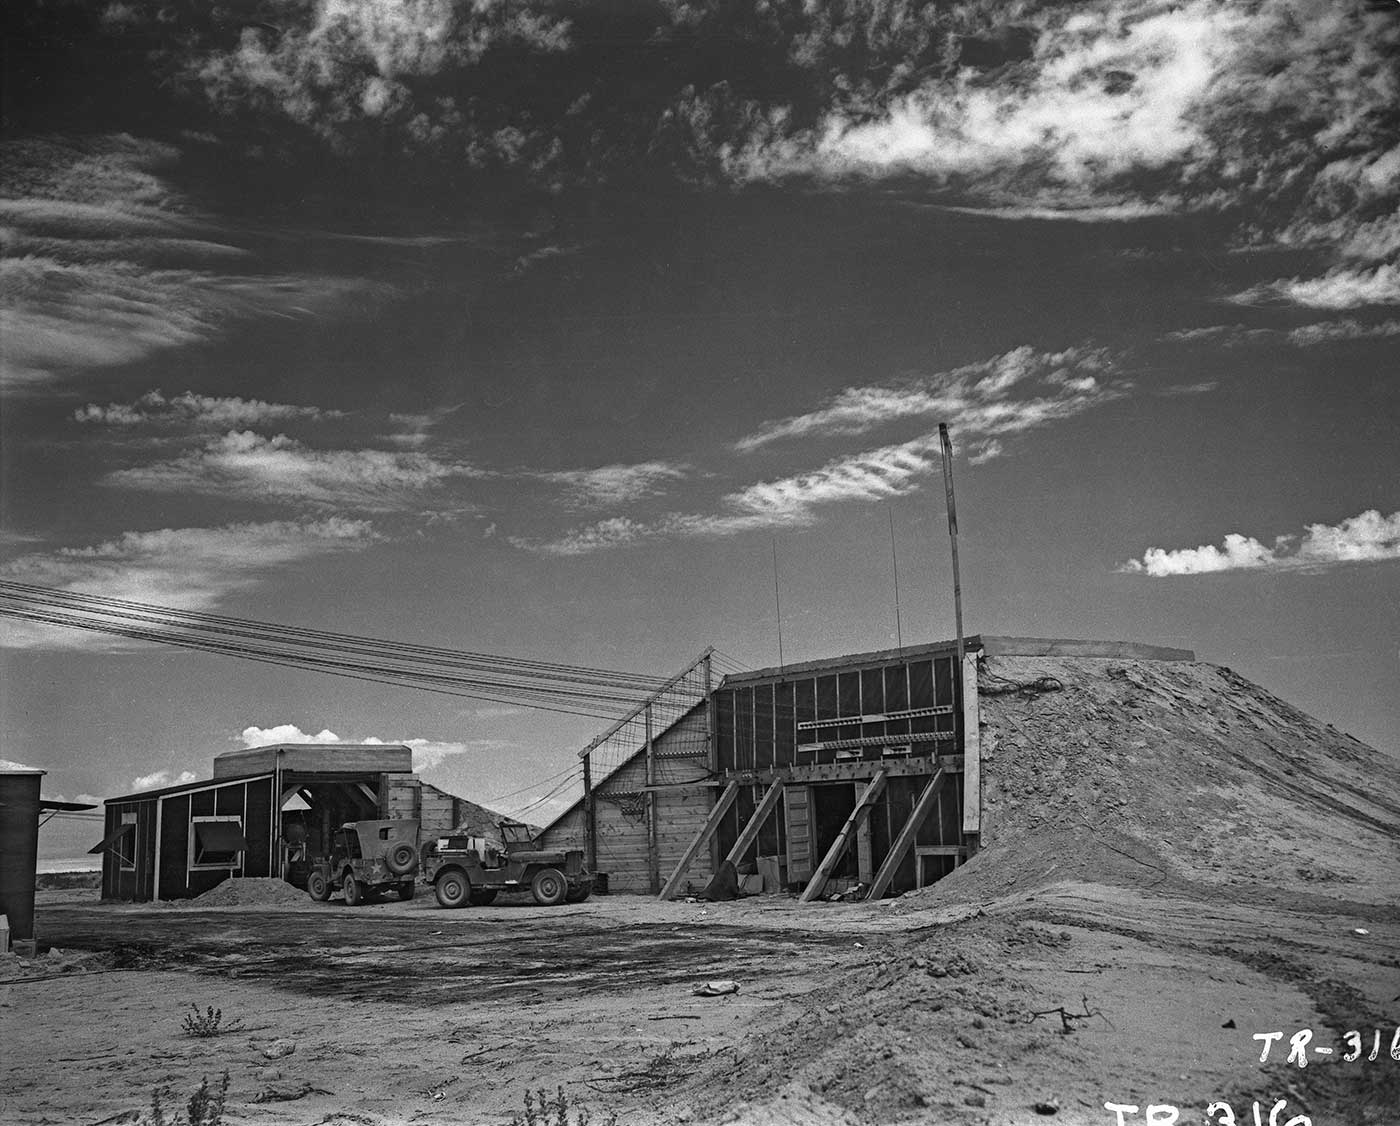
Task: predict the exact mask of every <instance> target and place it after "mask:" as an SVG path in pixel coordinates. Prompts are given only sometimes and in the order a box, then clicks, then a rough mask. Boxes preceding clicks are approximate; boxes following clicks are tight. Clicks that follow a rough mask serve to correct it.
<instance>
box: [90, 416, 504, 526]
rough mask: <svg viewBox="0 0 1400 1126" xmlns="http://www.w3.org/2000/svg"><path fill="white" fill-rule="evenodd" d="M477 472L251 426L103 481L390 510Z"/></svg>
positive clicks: (123, 485) (455, 464)
mask: <svg viewBox="0 0 1400 1126" xmlns="http://www.w3.org/2000/svg"><path fill="white" fill-rule="evenodd" d="M480 475H481V474H480V471H478V470H476V469H474V468H473V467H471V466H469V465H466V464H465V463H462V462H444V461H439V460H438V459H436V458H433V457H430V456H428V455H427V454H422V453H415V452H404V451H387V450H315V449H310V448H308V447H306V446H304V445H302V444H301V443H300V442H296V441H294V440H293V439H291V438H288V437H287V436H286V435H283V434H279V435H277V436H276V437H273V438H265V437H262V436H261V435H259V434H255V433H253V432H252V431H251V430H243V431H235V430H230V431H229V432H228V433H227V434H224V435H223V436H221V437H218V438H214V439H212V440H210V441H209V442H208V443H207V444H206V445H205V446H204V447H203V448H202V449H200V450H197V451H195V452H193V453H189V454H186V455H184V456H182V457H179V458H175V459H172V460H169V461H162V462H156V463H154V464H151V465H144V466H135V467H132V468H130V469H119V470H116V471H115V472H113V473H109V474H108V475H107V476H106V477H105V478H103V483H104V484H107V485H110V486H114V487H119V488H128V489H144V490H149V491H153V492H174V493H191V494H212V495H217V496H230V495H233V496H242V497H246V498H249V499H267V500H274V501H281V502H284V503H286V502H296V503H300V504H309V505H318V506H345V507H348V508H354V509H358V510H362V511H371V512H392V511H397V510H400V509H402V508H404V507H405V506H406V505H410V504H413V503H416V502H417V501H416V498H418V497H419V496H420V495H421V494H424V493H426V492H428V491H430V490H432V489H434V488H436V487H438V486H441V485H444V484H446V483H448V482H449V481H451V480H453V479H456V478H461V477H475V476H480Z"/></svg>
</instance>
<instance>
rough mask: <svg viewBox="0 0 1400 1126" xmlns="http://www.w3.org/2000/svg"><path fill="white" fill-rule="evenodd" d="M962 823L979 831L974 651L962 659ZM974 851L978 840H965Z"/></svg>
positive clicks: (979, 760)
mask: <svg viewBox="0 0 1400 1126" xmlns="http://www.w3.org/2000/svg"><path fill="white" fill-rule="evenodd" d="M962 682H963V706H962V721H963V823H962V831H963V833H964V834H972V835H973V836H978V835H979V834H981V832H982V735H981V706H980V703H979V701H978V698H977V654H976V653H969V654H967V656H965V657H964V658H963V665H962ZM966 843H967V845H968V848H969V850H970V851H975V850H976V848H977V845H978V841H976V840H973V841H968V842H966Z"/></svg>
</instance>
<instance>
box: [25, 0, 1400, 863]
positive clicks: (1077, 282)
mask: <svg viewBox="0 0 1400 1126" xmlns="http://www.w3.org/2000/svg"><path fill="white" fill-rule="evenodd" d="M13 24H14V26H13V29H12V30H11V32H10V33H9V38H8V40H7V43H6V67H5V76H4V83H5V88H4V110H3V113H4V117H3V135H0V146H2V147H3V151H0V232H3V240H4V242H3V257H0V278H2V279H3V281H2V283H0V302H3V312H0V316H3V321H0V361H3V372H0V396H3V398H0V405H3V421H2V422H0V427H3V429H2V430H0V438H2V439H3V463H2V464H0V473H2V474H3V475H2V476H0V578H4V579H11V580H17V581H22V582H26V583H34V584H38V585H43V586H49V587H55V588H59V589H62V590H69V591H77V592H81V593H85V594H95V595H101V596H108V597H118V598H128V599H134V600H138V601H143V602H149V603H155V604H159V605H164V606H173V607H178V608H182V609H189V610H200V611H208V612H214V613H219V614H225V615H230V616H234V617H242V618H256V619H259V620H263V621H274V622H285V623H289V624H293V625H297V626H305V627H310V628H315V629H322V630H334V631H338V632H343V633H353V634H358V635H364V636H370V637H379V638H386V639H392V640H397V641H408V642H414V643H419V644H425V645H435V646H442V647H446V648H452V649H463V650H473V651H478V652H485V653H497V654H504V655H508V656H518V657H528V658H532V659H538V660H545V661H556V662H563V663H570V664H580V665H587V666H593V667H600V668H609V669H619V670H627V671H632V672H643V673H647V674H652V675H658V674H659V675H664V674H665V673H667V672H669V671H672V670H678V669H680V668H681V667H683V666H684V665H685V664H687V663H688V662H689V661H690V660H691V659H692V658H693V657H694V656H695V655H696V654H697V653H699V652H700V651H701V650H702V649H703V648H704V647H705V646H707V645H714V646H717V647H718V649H719V650H720V651H721V652H722V653H723V654H724V659H725V661H726V662H727V663H728V667H735V666H747V667H761V666H767V665H773V664H777V663H778V660H779V633H780V630H779V627H780V626H781V644H782V657H783V659H785V660H787V661H795V660H810V659H816V658H821V657H829V656H836V655H839V654H843V653H852V652H860V651H865V650H872V649H880V648H887V647H891V646H893V645H895V644H896V643H897V642H899V641H903V642H906V643H912V642H920V641H932V640H942V639H946V638H950V637H952V635H953V632H954V614H953V603H952V575H951V568H950V563H949V544H948V535H947V522H946V510H945V504H944V486H943V479H942V475H941V469H940V457H939V447H938V424H939V423H946V424H947V425H948V426H949V428H950V431H951V434H952V440H953V445H954V450H955V459H954V469H953V473H954V480H955V484H956V489H957V507H958V525H959V549H960V556H961V581H962V589H963V597H964V617H965V621H966V629H967V631H968V632H969V633H978V632H981V633H987V634H1015V635H1032V636H1047V637H1082V638H1100V639H1120V640H1132V641H1141V642H1148V643H1157V644H1163V645H1171V646H1178V647H1184V648H1190V649H1193V650H1195V651H1196V653H1197V654H1198V656H1199V657H1200V658H1201V659H1203V660H1207V661H1212V662H1216V663H1219V664H1225V665H1228V666H1230V667H1232V668H1234V669H1236V670H1237V671H1239V672H1241V673H1243V674H1244V675H1245V676H1247V677H1249V678H1251V679H1253V680H1255V681H1257V682H1258V683H1259V684H1261V685H1263V686H1264V687H1265V688H1267V689H1269V690H1270V691H1273V692H1275V693H1276V694H1278V695H1280V696H1282V697H1284V698H1285V699H1287V700H1289V701H1290V702H1291V703H1293V704H1295V705H1297V706H1298V707H1301V708H1302V709H1304V710H1305V711H1308V712H1309V713H1311V714H1313V715H1315V716H1317V717H1318V718H1319V719H1321V720H1324V721H1326V722H1328V723H1332V724H1334V725H1336V726H1337V727H1338V728H1340V729H1342V730H1345V731H1348V732H1350V733H1352V734H1353V735H1355V736H1356V737H1357V738H1360V739H1362V740H1363V741H1366V742H1368V743H1371V744H1372V745H1374V746H1376V747H1379V748H1381V749H1383V750H1385V751H1387V752H1390V753H1396V752H1400V690H1397V688H1398V687H1400V440H1397V435H1398V432H1400V377H1398V376H1397V374H1396V373H1397V372H1400V363H1397V357H1400V66H1397V65H1396V63H1397V59H1398V58H1400V6H1396V5H1389V4H1385V3H1379V2H1368V0H1334V2H1327V3H1324V2H1320V0H1251V2H1239V0H1228V2H1226V0H1185V2H1181V3H1175V4H1172V5H1160V6H1159V5H1153V4H1141V3H1132V4H1129V3H1125V2H1114V0H1108V2H1100V3H1068V4H1067V3H1053V4H1039V3H1033V2H1029V0H1026V2H1019V0H1015V2H1004V3H987V2H978V0H971V2H964V3H957V4H949V3H926V4H920V3H915V2H912V0H908V2H901V0H850V2H848V3H828V4H824V3H819V2H811V3H795V2H768V3H757V4H752V5H734V4H730V3H725V2H722V0H709V2H705V0H696V2H690V0H656V2H652V3H644V2H636V3H630V4H625V5H619V4H612V3H609V4H592V3H587V2H585V0H572V2H568V3H565V2H562V0H558V2H548V3H546V2H539V0H513V2H510V3H507V2H506V0H472V2H464V0H456V2H453V0H405V2H402V3H391V2H390V0H276V2H273V0H261V2H255V3H251V4H247V5H239V6H237V7H233V6H230V7H221V6H214V5H205V4H199V3H174V4H171V3H158V4H147V3H141V2H139V0H129V2H127V0H117V2H111V3H107V4H105V5H104V4H101V3H97V4H93V3H90V2H88V0H83V2H81V3H78V2H72V3H66V2H63V0H58V2H50V3H44V4H32V5H27V6H26V5H21V6H20V7H19V9H18V12H17V18H16V19H15V20H14V21H13ZM891 529H893V551H892V537H891ZM896 562H897V565H898V575H899V603H898V615H897V614H896V602H895V598H894V582H893V579H894V575H893V568H894V564H895V563H896ZM775 574H776V578H777V589H778V594H779V599H777V600H775V597H774V595H775V589H774V587H775ZM778 602H780V604H781V620H779V614H778V608H777V603H778ZM0 628H2V629H3V643H4V647H3V649H2V650H0V661H2V662H3V663H2V664H0V740H3V742H2V743H0V757H3V758H7V759H13V760H17V761H20V762H24V763H28V764H30V765H34V766H39V767H42V768H44V769H45V770H47V771H48V775H47V777H46V779H45V793H46V796H52V797H64V798H67V799H69V800H86V797H87V796H91V797H92V798H93V799H94V800H96V799H100V798H104V797H110V796H115V795H118V794H123V793H127V792H131V791H132V790H135V789H143V788H150V787H154V786H159V785H165V784H171V783H175V782H179V781H184V780H190V779H196V778H206V777H208V776H209V771H210V761H211V759H212V757H213V756H214V755H215V754H218V753H220V752H222V751H226V750H235V749H239V748H241V747H244V746H249V745H255V744H257V743H260V742H262V743H265V742H270V741H300V740H303V739H319V740H326V741H331V740H336V739H339V740H344V741H351V742H364V741H373V740H384V741H389V742H409V743H410V744H411V745H412V746H413V747H414V751H415V762H416V765H417V767H418V769H419V770H420V771H421V773H422V776H423V777H424V778H425V779H427V780H429V781H431V782H433V783H434V784H436V785H438V786H440V787H442V788H444V789H447V790H449V791H451V792H454V793H457V794H460V795H462V796H464V797H469V798H471V799H473V800H476V801H481V802H485V803H486V804H494V805H495V807H496V808H500V809H504V810H508V811H522V810H523V811H525V812H526V814H527V815H528V816H530V817H531V819H532V820H536V821H547V820H549V818H550V817H551V816H553V815H554V814H555V813H557V812H558V811H559V810H560V809H561V808H562V805H563V803H564V802H566V801H567V800H568V799H569V798H570V797H571V796H572V792H571V791H569V790H565V791H563V792H560V793H557V794H551V791H552V790H553V789H554V788H555V786H556V784H557V783H555V782H552V781H550V779H554V778H557V777H558V776H559V775H560V774H561V772H565V771H567V770H568V769H569V768H570V767H571V765H572V764H573V763H574V762H575V753H576V752H577V750H578V749H580V748H581V747H582V746H583V745H585V744H586V743H587V742H588V741H589V740H590V738H592V736H593V735H594V734H595V733H596V732H597V729H598V728H599V726H600V723H599V721H598V720H597V719H595V718H586V717H581V716H575V715H563V714H557V713H551V712H545V711H539V710H533V709H527V708H521V707H517V706H513V705H505V704H501V703H498V702H492V701H484V700H472V699H466V698H460V697H445V696H441V695H434V694H430V693H424V692H417V691H414V690H411V689H406V688H395V687H390V686H385V685H373V684H365V683H362V682H358V681H351V680H345V679H340V678H334V677H329V676H325V675H322V674H317V673H313V672H309V671H294V670H287V669H278V668H270V667H268V666H265V665H261V664H257V663H252V662H241V661H238V660H234V659H231V658H227V657H221V656H217V655H212V654H204V653H193V654H192V653H189V652H184V651H181V650H178V649H172V648H169V647H162V646H156V645H151V644H144V643H140V642H135V641H128V640H125V639H116V638H112V637H108V636H105V635H102V634H97V633H86V632H76V631H60V630H56V629H53V628H52V627H44V626H35V625H28V624H24V623H20V622H17V621H15V620H13V619H4V620H3V624H2V625H0ZM497 799H499V800H497ZM96 836H97V835H96V833H95V832H94V827H93V825H92V824H91V823H89V822H82V821H78V820H71V819H70V820H68V821H61V820H60V821H55V822H52V823H50V824H49V825H47V826H45V828H44V830H43V833H42V834H41V849H42V850H43V854H44V855H46V856H47V857H49V858H55V857H64V856H79V855H82V854H83V852H84V851H85V849H86V847H87V846H88V845H90V844H91V843H94V842H95V840H96Z"/></svg>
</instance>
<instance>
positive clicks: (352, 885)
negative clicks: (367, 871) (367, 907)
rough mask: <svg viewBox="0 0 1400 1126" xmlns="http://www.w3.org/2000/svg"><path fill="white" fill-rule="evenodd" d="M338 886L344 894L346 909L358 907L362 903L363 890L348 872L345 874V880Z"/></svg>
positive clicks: (363, 897) (363, 898)
mask: <svg viewBox="0 0 1400 1126" xmlns="http://www.w3.org/2000/svg"><path fill="white" fill-rule="evenodd" d="M340 886H341V890H342V891H344V892H345V906H346V907H358V906H359V905H360V904H361V903H363V902H364V900H365V893H364V889H363V888H361V887H360V885H359V883H358V882H357V881H356V880H355V877H354V876H352V875H351V874H350V873H349V872H346V873H345V880H344V882H343V883H342V884H341V885H340Z"/></svg>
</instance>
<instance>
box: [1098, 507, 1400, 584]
mask: <svg viewBox="0 0 1400 1126" xmlns="http://www.w3.org/2000/svg"><path fill="white" fill-rule="evenodd" d="M1391 559H1400V512H1395V513H1393V514H1392V515H1390V516H1382V515H1381V513H1380V512H1379V510H1377V509H1374V508H1373V509H1370V510H1369V511H1367V512H1363V513H1361V514H1360V515H1359V516H1351V517H1348V518H1347V519H1345V520H1343V521H1342V522H1341V523H1340V524H1337V525H1336V526H1335V527H1333V526H1329V525H1326V524H1309V525H1308V527H1307V531H1306V532H1305V533H1304V534H1302V535H1301V536H1300V535H1286V536H1279V537H1278V538H1277V539H1276V540H1274V543H1273V546H1271V547H1267V546H1265V545H1264V544H1262V543H1260V542H1259V540H1257V539H1254V538H1253V537H1249V536H1242V535H1240V534H1238V533H1232V534H1230V535H1227V536H1226V537H1225V539H1224V543H1223V546H1221V547H1216V546H1214V545H1211V544H1206V545H1203V546H1201V547H1187V548H1178V549H1176V550H1174V551H1168V550H1166V549H1164V548H1160V547H1152V548H1148V549H1147V551H1146V552H1144V553H1143V557H1142V558H1141V559H1132V560H1129V561H1128V562H1127V563H1125V564H1123V565H1122V566H1121V567H1120V568H1119V570H1120V571H1125V572H1129V573H1133V574H1144V575H1150V576H1152V577H1153V578H1162V577H1165V576H1169V575H1203V574H1210V573H1214V572H1219V571H1259V570H1266V571H1316V570H1322V569H1325V568H1328V567H1333V566H1337V565H1339V564H1343V563H1374V562H1379V561H1382V560H1391Z"/></svg>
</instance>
